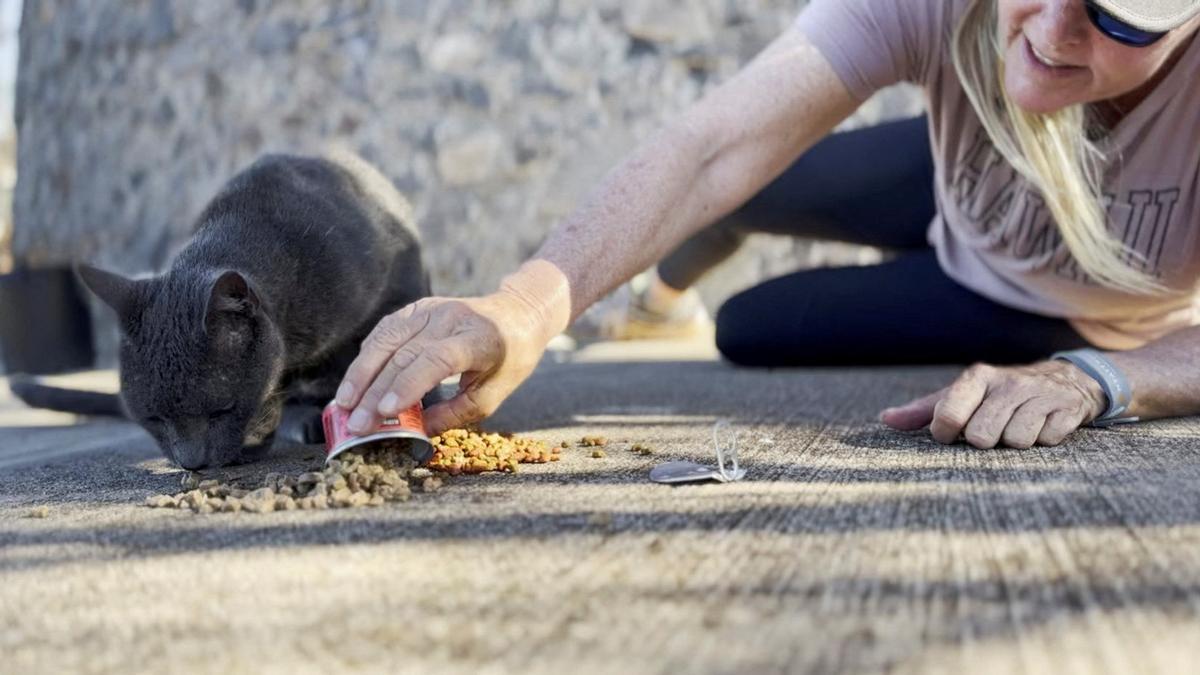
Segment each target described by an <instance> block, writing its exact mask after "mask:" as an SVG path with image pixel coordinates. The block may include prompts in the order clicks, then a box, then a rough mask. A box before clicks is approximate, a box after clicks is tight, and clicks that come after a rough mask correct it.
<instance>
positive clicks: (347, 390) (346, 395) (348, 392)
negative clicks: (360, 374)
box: [326, 382, 354, 408]
mask: <svg viewBox="0 0 1200 675" xmlns="http://www.w3.org/2000/svg"><path fill="white" fill-rule="evenodd" d="M326 391H329V390H328V389H326ZM352 396H354V385H352V384H350V383H349V382H343V383H342V386H340V387H338V390H337V396H336V397H335V398H336V399H337V404H338V405H340V406H342V407H343V408H346V407H349V405H350V398H351V397H352Z"/></svg>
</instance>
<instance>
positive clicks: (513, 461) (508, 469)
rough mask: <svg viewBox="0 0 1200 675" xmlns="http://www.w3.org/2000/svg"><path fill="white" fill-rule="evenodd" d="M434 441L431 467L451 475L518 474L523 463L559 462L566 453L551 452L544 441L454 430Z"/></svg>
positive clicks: (433, 439) (559, 449)
mask: <svg viewBox="0 0 1200 675" xmlns="http://www.w3.org/2000/svg"><path fill="white" fill-rule="evenodd" d="M430 441H431V442H432V443H433V448H434V453H433V459H431V460H429V465H428V466H429V468H431V469H434V470H437V471H444V472H446V473H448V474H450V475H451V476H457V475H459V474H462V473H483V472H485V471H503V472H505V473H516V472H517V465H519V464H545V463H546V462H557V461H558V460H559V456H560V454H561V453H562V448H553V449H551V448H549V447H547V445H546V444H545V443H544V442H542V441H535V440H532V439H528V438H518V437H516V436H513V435H511V434H495V433H490V434H489V433H480V432H478V431H470V430H467V429H450V430H449V431H446V432H443V433H442V434H441V435H440V436H434V437H433V438H431V439H430Z"/></svg>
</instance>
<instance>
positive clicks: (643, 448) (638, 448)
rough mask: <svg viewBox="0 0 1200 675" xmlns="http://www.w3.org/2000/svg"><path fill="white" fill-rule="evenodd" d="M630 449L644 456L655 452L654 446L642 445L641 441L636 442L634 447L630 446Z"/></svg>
mask: <svg viewBox="0 0 1200 675" xmlns="http://www.w3.org/2000/svg"><path fill="white" fill-rule="evenodd" d="M629 451H630V452H632V453H634V454H636V455H641V456H643V457H645V456H647V455H653V454H654V448H652V447H650V446H648V445H642V444H641V443H634V444H633V447H632V448H630V449H629Z"/></svg>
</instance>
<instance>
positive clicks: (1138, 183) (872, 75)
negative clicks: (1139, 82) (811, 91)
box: [797, 0, 1200, 349]
mask: <svg viewBox="0 0 1200 675" xmlns="http://www.w3.org/2000/svg"><path fill="white" fill-rule="evenodd" d="M967 5H968V0H902V1H900V2H897V1H896V0H813V2H812V3H811V4H810V5H809V6H808V7H807V8H806V9H805V10H804V11H803V12H802V13H801V14H800V16H799V18H798V19H797V25H798V26H799V27H800V29H801V30H802V31H803V32H804V34H805V35H806V36H807V37H808V39H809V40H811V41H812V43H813V44H814V45H816V47H817V48H818V49H819V50H820V51H821V53H822V54H823V55H824V56H825V58H826V59H828V61H829V63H830V64H831V65H832V66H833V69H834V71H835V72H836V73H837V74H838V76H839V77H840V78H841V80H842V82H843V83H844V84H845V85H846V87H847V89H849V91H850V92H851V94H853V95H854V96H855V97H857V98H858V99H860V100H865V99H867V98H868V97H869V96H870V95H871V94H872V93H874V92H875V91H876V90H878V89H881V88H883V87H886V86H888V85H891V84H895V83H897V82H902V81H903V82H912V83H914V84H917V85H920V86H921V87H923V88H924V90H925V94H926V96H927V103H928V110H929V127H930V138H931V141H932V145H933V157H934V161H935V163H936V166H937V171H936V178H935V183H936V185H935V191H936V197H937V204H938V214H937V216H935V217H934V219H933V222H932V223H930V225H929V235H928V237H929V243H930V244H932V245H933V246H934V247H935V248H936V249H937V255H938V260H939V261H940V263H941V266H942V269H943V270H945V272H946V274H948V275H949V276H950V277H951V278H953V279H955V280H956V281H958V282H959V283H961V284H962V285H963V286H965V287H967V288H970V289H972V290H973V291H975V292H977V293H979V294H981V295H983V296H985V297H988V298H991V299H992V300H994V301H996V302H999V303H1002V304H1005V305H1008V306H1010V307H1015V308H1017V309H1021V310H1025V311H1028V312H1034V313H1037V314H1042V315H1046V316H1052V317H1062V318H1066V319H1068V320H1069V321H1070V322H1071V324H1072V325H1073V326H1074V327H1075V329H1076V330H1078V331H1079V332H1080V333H1081V334H1082V335H1083V336H1084V337H1086V338H1087V339H1088V340H1090V341H1091V342H1092V343H1093V344H1096V345H1099V346H1101V347H1104V348H1107V349H1129V348H1134V347H1138V346H1141V345H1142V344H1145V343H1146V342H1148V341H1150V340H1153V339H1156V338H1158V337H1161V336H1163V335H1165V334H1167V333H1169V332H1171V331H1173V330H1176V329H1179V328H1183V327H1185V326H1190V325H1194V324H1197V323H1200V312H1198V311H1197V303H1196V299H1197V293H1196V290H1197V279H1198V278H1200V238H1198V237H1197V233H1198V232H1200V222H1198V216H1200V203H1198V201H1197V200H1198V199H1200V197H1198V195H1200V86H1198V84H1200V83H1198V82H1197V76H1196V75H1195V73H1197V72H1200V39H1196V40H1192V42H1191V44H1189V45H1187V46H1186V47H1184V49H1185V50H1186V53H1185V54H1184V55H1183V57H1182V59H1181V60H1180V61H1179V62H1178V63H1177V64H1176V65H1175V67H1174V68H1173V69H1172V70H1171V72H1170V74H1169V75H1168V76H1167V78H1166V79H1165V80H1163V82H1162V83H1161V84H1160V85H1159V86H1158V87H1157V88H1156V89H1155V90H1154V92H1153V93H1152V94H1151V95H1150V97H1149V98H1147V99H1146V100H1145V101H1143V102H1142V103H1141V104H1140V105H1139V106H1138V107H1137V108H1136V109H1135V110H1133V112H1132V113H1130V114H1129V115H1128V116H1126V117H1125V119H1123V120H1122V121H1121V122H1120V124H1118V125H1117V126H1116V128H1114V129H1113V130H1112V132H1111V133H1110V135H1109V137H1108V139H1106V141H1105V143H1106V145H1105V146H1104V148H1105V150H1106V152H1107V153H1108V154H1109V156H1110V157H1111V158H1114V161H1113V168H1112V169H1111V170H1109V171H1108V172H1107V176H1106V178H1105V182H1104V193H1105V196H1106V202H1107V207H1108V223H1109V231H1110V232H1111V233H1112V234H1113V235H1114V236H1115V237H1118V238H1120V239H1121V240H1122V241H1124V242H1125V244H1126V245H1128V246H1129V247H1130V248H1132V249H1133V250H1135V251H1137V252H1138V253H1140V254H1141V255H1143V256H1144V257H1145V259H1146V262H1147V268H1146V270H1145V271H1148V272H1150V273H1151V274H1153V275H1155V276H1156V277H1157V278H1158V279H1159V281H1160V282H1161V283H1163V284H1165V285H1167V286H1168V287H1169V288H1171V289H1173V292H1172V293H1171V294H1169V295H1164V296H1140V295H1133V294H1129V293H1123V292H1120V291H1115V290H1111V289H1109V288H1106V287H1103V286H1100V285H1099V284H1097V283H1096V282H1095V281H1093V280H1092V279H1090V278H1089V277H1087V276H1086V275H1084V274H1083V273H1082V272H1081V270H1080V268H1079V266H1078V265H1077V264H1076V263H1075V261H1074V259H1073V258H1072V257H1071V254H1070V251H1069V250H1068V249H1067V246H1066V244H1065V243H1064V242H1063V241H1062V239H1061V237H1060V235H1059V234H1058V230H1057V228H1056V227H1055V226H1054V224H1053V220H1052V218H1051V216H1050V213H1049V211H1048V209H1046V207H1045V204H1044V202H1043V201H1042V199H1041V197H1040V196H1039V195H1038V194H1037V192H1036V191H1033V190H1032V189H1031V187H1030V185H1029V184H1028V182H1027V181H1025V180H1024V179H1023V178H1021V177H1020V176H1019V175H1018V174H1017V172H1016V171H1015V170H1013V168H1012V167H1011V166H1009V164H1008V163H1007V162H1006V161H1004V159H1003V158H1002V157H1001V156H1000V154H999V153H997V152H996V150H995V149H994V148H993V147H992V144H991V141H990V140H989V138H988V136H987V133H986V132H985V131H984V129H983V126H982V124H981V123H980V122H979V119H978V117H977V116H976V114H975V110H974V109H973V108H972V107H971V103H970V101H969V100H968V99H967V96H966V94H965V93H964V92H963V89H962V86H961V85H960V84H959V81H958V77H957V75H956V73H955V71H954V64H953V61H952V60H951V56H950V43H951V36H952V35H953V32H954V28H955V26H956V24H957V21H958V18H959V17H960V16H961V14H962V12H963V11H964V10H965V9H966V7H967ZM880 150H881V151H886V148H881V149H880ZM947 320H949V321H953V320H954V317H947ZM981 329H985V328H984V327H981Z"/></svg>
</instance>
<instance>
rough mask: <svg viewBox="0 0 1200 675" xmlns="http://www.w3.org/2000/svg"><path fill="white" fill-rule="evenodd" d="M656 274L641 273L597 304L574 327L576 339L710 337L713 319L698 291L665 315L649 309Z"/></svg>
mask: <svg viewBox="0 0 1200 675" xmlns="http://www.w3.org/2000/svg"><path fill="white" fill-rule="evenodd" d="M652 275H653V273H652V272H651V273H642V274H639V275H637V276H636V277H634V278H633V280H632V281H630V282H629V283H628V284H626V285H625V286H622V287H621V288H619V289H618V290H617V291H616V292H614V293H613V294H612V296H610V297H609V298H606V299H605V300H602V301H601V302H598V303H596V304H595V305H594V306H593V307H592V308H591V309H589V310H588V311H587V312H585V313H584V315H583V316H581V317H580V318H579V320H578V321H576V322H575V325H573V326H572V327H571V331H570V332H571V335H572V336H574V337H575V338H576V339H585V338H587V337H593V338H594V339H600V340H691V339H697V338H700V337H711V336H712V335H713V332H714V326H713V321H712V318H711V317H709V315H708V310H706V309H705V308H704V303H703V302H702V301H701V300H700V294H699V293H697V292H696V289H694V288H689V289H688V290H686V291H684V292H683V294H682V295H680V296H679V298H678V299H676V300H675V301H674V302H673V303H672V304H671V307H670V308H669V309H668V310H667V311H665V312H663V311H660V310H657V309H651V308H649V307H647V306H646V297H647V291H648V290H649V288H650V284H652V283H653V282H654V281H655V277H654V276H652Z"/></svg>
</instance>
